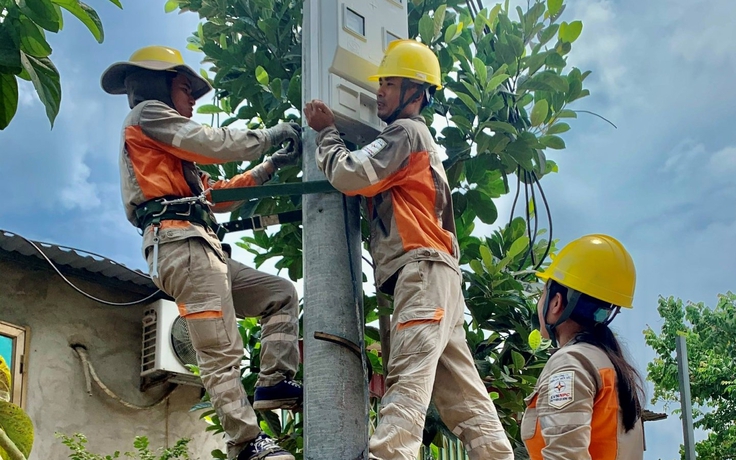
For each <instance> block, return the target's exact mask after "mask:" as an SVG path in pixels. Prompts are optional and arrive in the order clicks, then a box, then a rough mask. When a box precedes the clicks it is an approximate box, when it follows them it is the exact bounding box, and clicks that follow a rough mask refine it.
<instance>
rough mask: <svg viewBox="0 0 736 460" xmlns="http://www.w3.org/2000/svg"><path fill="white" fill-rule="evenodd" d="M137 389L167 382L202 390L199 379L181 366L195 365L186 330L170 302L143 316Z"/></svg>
mask: <svg viewBox="0 0 736 460" xmlns="http://www.w3.org/2000/svg"><path fill="white" fill-rule="evenodd" d="M141 349H142V351H141V379H142V384H141V387H148V386H152V385H155V384H156V383H158V382H162V381H168V382H173V383H181V384H185V385H197V386H202V382H201V380H200V378H199V376H196V375H194V374H193V373H192V372H191V371H189V369H187V368H186V367H185V366H186V365H187V364H193V365H196V364H197V357H196V355H195V352H194V347H192V342H191V339H190V338H189V328H188V327H187V323H186V321H185V320H184V318H182V317H180V316H179V309H178V308H177V306H176V304H175V303H174V302H171V301H170V300H157V301H156V302H155V303H153V304H152V305H151V306H150V307H149V308H148V309H146V311H145V313H144V315H143V346H142V347H141Z"/></svg>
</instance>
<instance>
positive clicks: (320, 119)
mask: <svg viewBox="0 0 736 460" xmlns="http://www.w3.org/2000/svg"><path fill="white" fill-rule="evenodd" d="M304 116H305V117H306V118H307V124H308V125H309V127H310V128H312V129H313V130H315V131H317V132H320V131H322V130H323V129H325V128H329V127H330V126H334V125H335V114H333V113H332V110H330V108H329V107H327V104H325V103H324V102H322V101H320V100H319V99H313V100H312V102H307V105H306V106H305V107H304Z"/></svg>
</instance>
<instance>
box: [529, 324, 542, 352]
mask: <svg viewBox="0 0 736 460" xmlns="http://www.w3.org/2000/svg"><path fill="white" fill-rule="evenodd" d="M527 343H528V344H529V348H531V349H532V351H537V350H538V349H539V347H540V346H541V345H542V334H541V333H540V332H539V329H534V330H533V331H532V332H530V333H529V337H528V338H527Z"/></svg>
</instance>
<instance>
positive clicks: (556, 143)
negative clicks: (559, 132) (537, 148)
mask: <svg viewBox="0 0 736 460" xmlns="http://www.w3.org/2000/svg"><path fill="white" fill-rule="evenodd" d="M539 142H541V143H542V144H543V145H544V146H545V147H549V148H551V149H556V150H562V149H564V148H565V141H563V140H562V138H561V137H558V136H542V137H540V138H539Z"/></svg>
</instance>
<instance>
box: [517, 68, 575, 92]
mask: <svg viewBox="0 0 736 460" xmlns="http://www.w3.org/2000/svg"><path fill="white" fill-rule="evenodd" d="M519 89H520V90H528V91H529V90H530V91H561V92H565V91H567V90H568V84H567V80H566V79H565V78H563V77H561V76H559V75H557V74H556V73H555V72H553V71H551V70H545V71H544V72H539V73H538V74H536V75H534V76H533V77H531V78H529V79H528V80H526V81H525V82H523V83H521V84H520V85H519Z"/></svg>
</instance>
